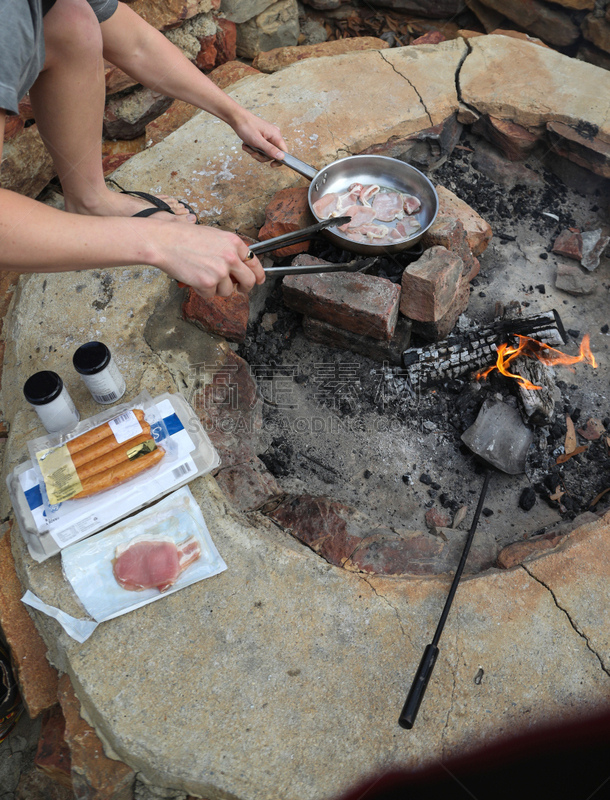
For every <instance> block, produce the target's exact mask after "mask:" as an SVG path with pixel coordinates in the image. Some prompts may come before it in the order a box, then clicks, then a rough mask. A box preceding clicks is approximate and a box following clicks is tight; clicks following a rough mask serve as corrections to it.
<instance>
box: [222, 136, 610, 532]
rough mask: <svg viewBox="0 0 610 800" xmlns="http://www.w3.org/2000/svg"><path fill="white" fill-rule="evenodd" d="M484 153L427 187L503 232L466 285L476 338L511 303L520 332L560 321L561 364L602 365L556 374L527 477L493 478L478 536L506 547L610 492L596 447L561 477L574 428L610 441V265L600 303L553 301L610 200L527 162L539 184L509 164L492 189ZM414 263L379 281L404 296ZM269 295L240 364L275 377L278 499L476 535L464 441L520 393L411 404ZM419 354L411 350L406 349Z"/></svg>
mask: <svg viewBox="0 0 610 800" xmlns="http://www.w3.org/2000/svg"><path fill="white" fill-rule="evenodd" d="M488 148H489V146H488V145H486V144H482V145H481V142H480V140H478V139H477V138H476V137H474V136H473V135H467V136H463V137H462V140H461V142H460V146H459V147H458V148H456V149H455V150H454V152H453V154H452V156H451V157H450V158H449V159H447V160H446V161H445V163H443V164H442V165H440V166H439V167H438V168H437V169H435V170H433V171H431V172H429V173H428V174H429V177H430V179H431V180H432V181H433V183H435V184H440V185H443V186H445V187H447V188H448V189H450V190H451V191H453V192H454V193H455V194H457V195H458V196H459V197H461V198H462V199H463V200H465V201H466V202H467V203H468V204H469V205H471V206H472V207H473V208H474V209H475V210H476V211H477V212H478V213H480V214H481V216H483V217H484V218H485V219H486V220H487V221H488V222H489V223H490V225H491V226H492V229H493V230H494V238H493V239H492V242H491V244H490V245H489V247H488V248H487V250H486V251H485V253H484V254H483V255H482V257H481V258H480V261H481V272H480V274H479V275H478V276H477V278H475V280H474V281H473V282H472V291H471V298H470V303H469V307H468V309H467V311H466V317H467V318H468V319H469V320H470V323H471V324H484V323H489V322H491V321H492V320H493V318H494V315H495V313H496V304H497V303H500V304H503V305H505V306H507V305H508V304H509V303H511V302H514V301H517V302H518V303H519V304H520V305H521V308H522V313H523V315H524V316H529V315H533V314H536V313H537V312H543V311H547V310H549V309H552V308H555V309H557V311H558V312H559V314H560V316H561V318H562V321H563V323H564V326H565V328H566V329H567V330H568V331H569V341H568V343H567V345H566V346H565V347H563V348H561V349H562V351H563V352H565V353H568V354H570V355H574V354H577V353H578V346H579V343H580V341H581V339H582V336H583V335H584V334H585V333H589V334H590V336H591V349H592V351H593V353H594V354H595V357H596V359H597V361H598V368H597V369H595V370H594V369H593V368H592V367H590V366H589V365H585V364H577V365H576V366H575V367H574V368H573V369H568V368H565V367H556V368H555V370H554V378H555V382H556V384H557V393H556V403H555V417H554V420H553V421H552V422H551V423H550V424H548V425H545V426H542V427H540V426H538V427H536V426H532V427H533V430H534V432H535V441H534V444H533V445H532V447H531V448H530V451H529V454H528V459H527V468H526V473H525V474H524V475H517V476H509V475H505V474H502V473H499V472H498V473H496V474H495V475H494V476H493V478H492V481H491V484H490V488H489V491H488V495H487V499H486V502H485V510H484V513H483V516H482V518H481V521H480V523H479V524H480V525H482V526H486V527H487V529H488V530H490V531H491V532H492V533H493V534H494V535H495V537H496V540H497V542H498V544H499V545H500V546H504V545H506V544H508V543H510V542H512V541H515V540H518V539H522V538H524V537H528V536H531V535H533V534H535V533H537V532H540V531H542V530H543V529H546V528H548V527H550V526H551V525H553V524H555V523H558V522H560V521H562V520H570V519H572V518H574V517H575V516H576V515H578V514H580V513H582V512H584V511H587V510H590V502H591V501H592V500H593V499H594V498H595V497H596V496H597V495H598V494H599V493H601V492H602V491H603V490H604V489H607V488H610V458H609V457H608V445H607V443H606V437H605V436H602V437H601V438H600V439H599V440H597V441H591V442H587V441H585V440H584V439H583V438H582V437H580V436H579V441H578V444H579V445H580V444H587V445H588V449H587V450H586V451H585V452H583V453H582V454H581V455H578V456H574V457H573V458H571V459H570V460H569V461H567V462H566V463H564V464H561V465H557V464H556V461H557V457H558V456H559V455H561V454H562V452H563V444H564V441H565V434H566V415H567V414H569V415H570V416H571V418H572V420H573V421H574V423H575V425H576V428H579V427H582V426H583V425H584V424H585V423H586V421H587V420H588V419H590V418H595V419H600V420H602V421H603V423H604V425H605V427H606V431H608V436H610V397H608V388H609V387H608V345H609V344H610V337H609V333H608V325H609V324H610V304H609V292H610V258H608V257H607V256H605V257H602V259H601V263H600V265H599V267H598V268H597V269H596V270H595V271H594V272H593V273H591V274H593V275H594V276H595V278H596V280H597V289H596V292H595V293H594V294H592V295H588V296H579V297H574V296H572V295H568V294H566V293H565V292H562V291H560V290H557V289H555V286H554V284H555V272H556V267H557V263H558V262H559V261H560V260H561V258H562V257H560V256H556V255H554V254H553V253H552V252H551V249H552V246H553V242H554V241H555V239H556V237H557V236H558V234H559V233H560V232H561V230H563V229H564V228H566V227H579V228H580V229H581V230H583V229H594V228H599V227H604V226H605V232H606V233H608V232H609V231H608V230H606V229H607V227H608V205H609V202H610V200H609V195H608V192H607V186H606V185H604V184H603V183H602V182H600V181H597V180H590V181H587V182H586V185H583V189H586V190H590V191H588V193H586V192H585V191H577V190H575V189H574V188H568V186H566V185H565V184H564V183H562V181H561V180H559V178H558V177H556V175H555V174H553V173H552V172H550V171H549V170H548V169H546V167H545V166H544V165H543V163H542V161H541V159H540V157H539V155H538V156H536V157H535V158H534V157H532V159H531V160H530V161H529V162H526V163H527V165H528V166H529V167H530V168H531V170H532V180H527V182H525V181H522V180H521V170H522V169H523V166H522V165H518V167H511V165H510V164H508V163H507V164H506V165H505V167H506V170H507V173H506V175H504V176H503V175H500V179H501V180H502V181H503V183H498V182H496V181H497V180H498V175H497V173H496V174H495V175H494V177H495V178H496V181H494V180H492V179H491V178H490V177H487V175H484V174H483V173H482V172H481V171H479V170H478V169H475V168H474V166H473V160H474V161H475V163H478V164H481V163H482V162H481V160H480V159H479V160H477V155H478V154H477V150H478V151H479V155H480V153H481V151H483V152H485V151H486V150H487V149H488ZM584 175H585V176H586V173H584ZM577 177H580V176H577ZM526 179H527V176H526ZM511 183H512V184H514V185H512V187H511ZM527 184H529V185H527ZM549 215H550V216H549ZM557 218H558V219H557ZM310 252H311V253H312V254H314V255H318V256H320V257H323V258H326V259H328V260H332V261H350V260H352V259H353V258H354V257H355V255H354V254H351V253H346V252H344V253H340V252H338V251H337V250H335V249H332V248H331V247H330V246H329V245H328V244H327V243H326V242H325V240H320V241H318V242H316V243H314V244H313V246H312V247H311V249H310ZM411 260H412V258H411ZM408 262H409V254H408V253H407V257H406V258H405V259H404V260H403V263H400V262H399V261H397V260H396V259H392V260H384V261H382V262H381V263H380V264H379V265H378V266H377V267H376V268H375V270H374V274H379V275H381V276H382V277H388V278H389V279H390V280H393V281H395V282H397V281H400V276H401V274H402V270H403V269H404V267H405V266H406V264H407V263H408ZM280 263H281V262H280ZM286 263H289V260H288V261H286ZM572 263H576V262H572ZM266 291H267V292H268V296H267V299H266V301H265V307H264V309H262V311H261V314H260V315H259V317H258V319H257V320H255V321H254V322H253V323H252V324H251V326H250V328H249V335H248V338H247V340H246V342H245V343H244V345H242V346H241V347H240V349H239V351H238V352H239V354H240V355H242V356H243V357H244V358H245V359H246V360H247V361H248V362H249V363H250V364H251V365H265V366H266V367H268V368H269V369H268V370H267V371H266V372H265V370H262V371H261V370H260V369H258V370H257V372H258V373H259V387H260V390H261V394H262V395H263V396H264V397H265V398H266V400H267V402H266V403H265V405H264V420H265V426H264V433H263V436H262V442H263V444H262V449H261V452H260V458H261V459H262V460H263V461H264V462H265V464H266V465H267V467H268V468H269V469H270V471H271V472H272V473H273V474H274V475H275V476H276V477H277V479H278V481H279V483H280V485H281V486H282V487H283V489H284V490H285V491H287V492H295V493H303V492H307V493H311V494H316V495H317V494H320V495H326V496H330V497H332V498H334V499H336V500H338V501H341V502H344V503H347V504H350V505H353V506H356V507H357V508H359V509H360V510H361V511H364V512H367V513H369V514H370V515H371V517H372V518H373V519H374V520H375V521H377V522H378V523H379V524H380V525H381V524H385V525H390V526H394V527H400V528H408V529H412V530H425V529H426V528H425V521H424V515H425V513H426V511H427V510H428V509H429V508H436V509H438V511H439V512H441V513H443V514H445V515H446V516H447V517H448V518H449V520H452V519H453V516H454V514H455V512H456V511H457V510H458V509H459V508H461V507H462V506H467V507H468V514H467V516H466V518H465V520H464V522H463V523H462V525H461V527H467V526H468V525H469V523H470V520H471V519H472V515H473V513H474V509H475V507H476V502H477V499H478V494H479V492H480V489H481V486H482V482H483V477H482V473H483V468H482V467H481V465H480V464H479V463H478V462H477V460H476V459H475V457H474V456H473V455H472V454H471V453H470V452H469V451H468V450H467V448H466V447H465V446H464V445H463V444H462V442H461V440H460V436H461V434H462V433H463V431H464V430H465V429H466V428H467V427H468V426H469V425H471V424H472V423H473V422H474V420H475V419H476V416H477V413H478V411H479V409H480V407H481V405H482V403H483V401H484V400H485V399H486V398H487V397H489V396H493V395H497V396H498V397H502V398H503V399H504V400H505V401H507V402H508V403H510V404H516V397H515V392H516V387H515V385H514V381H512V380H510V379H507V378H504V377H503V376H499V375H498V374H497V373H496V372H494V373H492V375H491V376H490V378H489V379H488V380H487V381H485V382H477V381H473V380H471V379H469V378H468V377H467V378H465V379H464V380H457V381H451V382H447V383H446V384H443V385H441V386H438V387H435V388H434V389H433V390H425V391H421V392H418V391H415V392H413V391H412V390H410V389H409V387H408V384H406V382H405V381H404V380H403V379H402V378H401V377H400V376H399V375H395V374H394V373H393V371H392V368H388V367H385V368H384V366H383V365H382V364H380V363H378V362H374V361H370V360H368V359H366V358H363V357H362V356H359V355H356V354H354V353H351V352H348V351H342V350H336V349H333V348H326V347H324V346H321V345H317V344H314V343H312V342H310V341H309V340H307V339H306V338H305V337H304V335H303V331H302V327H301V318H300V316H299V315H298V314H295V313H294V312H292V311H291V310H290V309H288V308H286V307H285V306H284V304H283V302H282V297H281V279H277V281H276V283H275V286H273V287H272V286H271V285H270V284H269V285H268V286H267V287H266ZM262 323H264V327H263V324H262ZM271 325H272V327H271ZM265 328H267V330H266V329H265ZM424 344H425V342H423V341H418V340H417V339H416V338H415V337H413V340H412V342H411V346H421V345H424ZM551 496H554V497H557V498H558V499H552V497H551ZM609 498H610V493H609V494H608V495H607V496H606V497H604V498H603V499H602V500H601V501H600V502H599V503H598V504H597V506H596V508H595V510H597V511H600V510H602V509H604V508H606V507H607V505H608V503H607V501H608V499H609ZM520 501H521V503H520ZM526 509H527V510H526Z"/></svg>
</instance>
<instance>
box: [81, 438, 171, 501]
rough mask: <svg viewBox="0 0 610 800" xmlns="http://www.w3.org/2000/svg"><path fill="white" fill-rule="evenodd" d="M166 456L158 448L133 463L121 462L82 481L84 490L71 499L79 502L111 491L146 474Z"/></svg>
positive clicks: (163, 451)
mask: <svg viewBox="0 0 610 800" xmlns="http://www.w3.org/2000/svg"><path fill="white" fill-rule="evenodd" d="M164 455H165V450H163V449H162V448H160V447H157V449H156V450H153V451H152V453H148V454H147V455H145V456H140V457H139V458H136V459H134V460H133V461H121V463H120V464H117V465H115V466H114V467H110V469H106V470H104V471H103V472H98V473H97V474H95V475H92V476H91V477H89V478H85V480H84V481H82V486H83V488H82V490H81V491H80V492H79V493H78V494H75V495H74V497H72V498H71V499H72V500H79V499H81V498H83V497H89V495H92V494H95V493H96V492H103V491H104V489H110V488H111V487H112V486H118V484H120V483H123V482H124V481H126V480H129V478H133V477H134V475H138V474H139V473H140V472H144V470H146V469H149V467H152V466H153V465H154V464H156V463H157V462H158V461H161V459H162V458H163V456H164Z"/></svg>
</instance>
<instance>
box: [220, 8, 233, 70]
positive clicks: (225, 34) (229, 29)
mask: <svg viewBox="0 0 610 800" xmlns="http://www.w3.org/2000/svg"><path fill="white" fill-rule="evenodd" d="M216 25H217V26H218V30H217V32H216V50H217V51H218V56H217V58H216V64H215V66H217V67H219V66H221V65H222V64H227V63H230V62H232V61H235V58H236V56H237V50H236V48H237V28H236V26H235V23H234V22H230V21H229V20H227V19H222V18H219V19H218V20H217V21H216Z"/></svg>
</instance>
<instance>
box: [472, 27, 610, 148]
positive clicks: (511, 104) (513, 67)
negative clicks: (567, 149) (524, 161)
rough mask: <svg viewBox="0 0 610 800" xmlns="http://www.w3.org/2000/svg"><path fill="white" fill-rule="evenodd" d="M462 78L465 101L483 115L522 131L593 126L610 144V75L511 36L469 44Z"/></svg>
mask: <svg viewBox="0 0 610 800" xmlns="http://www.w3.org/2000/svg"><path fill="white" fill-rule="evenodd" d="M469 44H470V46H471V47H472V52H471V53H470V54H469V56H468V58H467V59H466V60H465V62H464V64H463V66H462V69H461V71H460V76H459V84H460V90H461V94H462V99H463V100H464V102H465V103H467V104H468V105H470V106H474V107H475V108H476V109H477V110H478V111H479V112H480V113H482V114H490V115H491V116H494V117H499V118H500V119H510V120H511V121H512V122H516V123H517V124H518V125H523V126H524V127H525V128H527V127H528V126H540V125H545V124H546V123H547V122H564V123H565V124H567V125H573V126H579V125H582V123H587V125H588V126H589V127H588V131H589V133H592V132H593V131H595V129H597V130H596V131H595V133H593V135H594V136H596V137H598V138H599V139H601V140H602V141H603V142H610V114H609V113H608V109H609V108H610V73H608V71H607V70H604V69H601V68H599V67H595V66H593V64H587V63H585V62H583V61H578V60H577V59H574V58H569V57H568V56H564V55H562V54H561V53H558V52H557V51H555V50H551V49H550V48H544V47H538V46H537V45H535V44H531V43H529V42H524V41H521V40H519V39H512V38H510V37H508V36H478V37H476V38H474V39H470V40H469Z"/></svg>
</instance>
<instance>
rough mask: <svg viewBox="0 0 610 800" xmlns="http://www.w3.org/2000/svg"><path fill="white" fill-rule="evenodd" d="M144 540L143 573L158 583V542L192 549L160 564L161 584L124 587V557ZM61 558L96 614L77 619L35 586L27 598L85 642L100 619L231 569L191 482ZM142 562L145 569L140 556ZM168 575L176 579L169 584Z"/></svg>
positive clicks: (84, 601) (80, 596) (88, 608)
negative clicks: (147, 555) (172, 561)
mask: <svg viewBox="0 0 610 800" xmlns="http://www.w3.org/2000/svg"><path fill="white" fill-rule="evenodd" d="M185 542H188V545H187V546H186V548H184V547H183V546H184V543H185ZM144 544H146V545H147V546H148V548H149V552H150V553H151V557H150V559H149V563H148V564H147V565H146V564H145V566H144V572H145V575H146V576H147V577H148V576H150V575H153V578H152V580H153V582H154V581H155V580H156V578H155V577H154V574H155V572H156V571H158V570H159V568H160V567H159V557H158V554H157V552H156V549H155V546H158V549H160V550H161V549H163V550H164V552H165V551H168V552H170V553H171V552H172V550H173V551H176V552H177V553H182V551H183V550H188V554H187V557H186V558H184V559H182V557H181V556H179V557H178V558H179V562H180V563H178V562H176V563H175V564H170V565H169V567H168V565H167V563H165V564H163V565H161V569H164V573H163V577H162V578H161V581H162V586H161V587H159V586H152V587H149V588H144V589H133V588H131V589H129V588H124V586H123V585H121V582H120V581H119V580H118V579H117V572H118V570H117V564H118V563H119V556H120V555H121V554H123V555H124V554H125V553H126V552H128V551H129V550H130V548H134V546H136V547H137V546H143V545H144ZM61 561H62V569H63V574H64V577H65V578H66V580H67V581H68V582H69V583H70V585H71V587H72V589H73V590H74V593H75V594H76V596H77V597H78V600H79V601H80V603H81V604H82V606H83V607H84V609H85V611H86V612H87V613H88V614H89V615H90V617H92V618H93V619H92V620H91V619H76V618H75V617H72V616H70V615H69V614H66V613H65V612H64V611H61V609H58V608H55V607H53V606H49V605H47V604H46V603H44V602H43V601H42V600H40V598H38V597H37V596H36V595H34V594H33V593H32V592H30V591H28V592H26V593H25V595H24V596H23V598H22V600H23V602H24V603H27V604H28V605H31V606H32V607H34V608H37V609H39V610H40V611H43V612H44V613H46V614H48V615H49V616H52V617H54V618H55V619H57V621H58V622H59V623H60V624H61V625H62V627H63V628H64V630H65V631H66V633H68V634H69V635H70V636H71V637H72V638H73V639H76V640H77V641H79V642H84V641H86V640H87V639H88V638H89V637H90V636H91V634H92V633H93V631H94V630H95V629H96V627H97V626H98V625H99V624H100V623H102V622H105V621H107V620H110V619H114V618H115V617H120V616H121V615H122V614H127V613H128V612H130V611H134V610H135V609H136V608H140V607H141V606H145V605H147V604H148V603H153V602H155V601H156V600H160V599H161V598H163V597H165V596H166V595H169V594H173V593H174V592H177V591H179V590H180V589H184V588H185V587H186V586H190V585H191V584H193V583H197V582H198V581H201V580H203V579H204V578H209V577H211V576H212V575H218V574H219V573H220V572H223V571H224V570H226V568H227V565H226V564H225V562H224V561H223V559H222V558H221V556H220V554H219V553H218V550H217V549H216V546H215V545H214V542H213V541H212V537H211V536H210V533H209V531H208V529H207V526H206V524H205V520H204V518H203V515H202V513H201V509H200V508H199V506H198V505H197V503H196V502H195V499H194V497H193V495H192V494H191V491H190V489H189V488H188V487H187V486H185V487H183V488H182V489H179V490H178V491H177V492H173V493H172V494H170V495H169V496H168V497H166V498H165V499H163V500H161V501H160V502H159V503H157V504H156V505H154V506H151V507H150V508H147V509H145V510H144V511H141V512H140V513H139V514H136V516H134V517H131V518H130V519H129V520H126V521H125V522H122V523H119V524H118V525H114V526H113V527H112V528H109V529H108V530H106V531H103V532H102V533H98V534H96V535H95V536H91V537H90V538H89V539H87V540H86V541H82V542H79V543H77V544H73V545H72V546H70V547H67V548H66V549H65V550H63V551H62V554H61ZM138 561H139V563H140V567H139V569H140V574H141V573H142V569H143V568H142V564H141V562H142V558H141V556H139V557H138ZM168 569H169V573H168ZM132 574H133V573H132ZM168 574H170V575H171V579H172V583H171V584H170V585H169V586H165V582H166V580H167V579H168Z"/></svg>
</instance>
